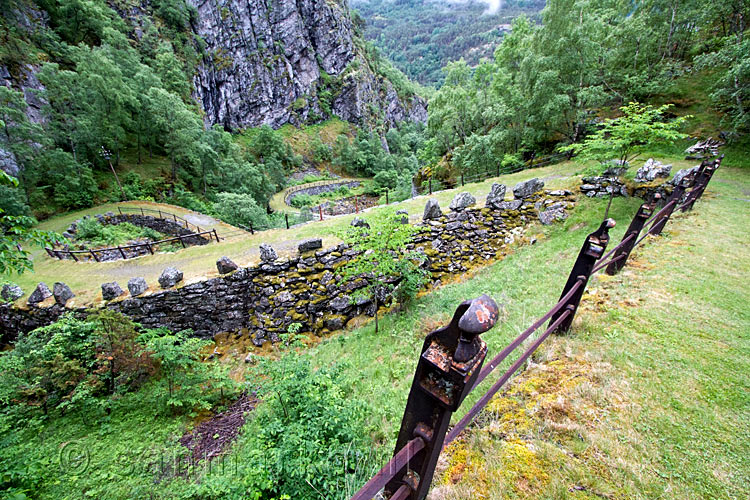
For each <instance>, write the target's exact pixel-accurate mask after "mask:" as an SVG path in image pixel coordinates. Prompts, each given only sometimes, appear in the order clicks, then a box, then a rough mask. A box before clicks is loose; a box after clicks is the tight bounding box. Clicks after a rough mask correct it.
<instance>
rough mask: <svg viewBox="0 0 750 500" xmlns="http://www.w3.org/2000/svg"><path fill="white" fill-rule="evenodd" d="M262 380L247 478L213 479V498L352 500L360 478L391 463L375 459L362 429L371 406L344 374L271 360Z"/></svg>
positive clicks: (246, 440) (208, 481) (246, 442)
mask: <svg viewBox="0 0 750 500" xmlns="http://www.w3.org/2000/svg"><path fill="white" fill-rule="evenodd" d="M258 372H259V375H260V374H262V376H263V378H264V380H266V381H267V383H265V384H264V387H263V389H262V393H261V394H260V397H261V398H262V399H263V404H262V405H260V406H259V407H258V408H257V409H256V410H255V412H254V413H253V415H252V417H251V418H252V420H251V421H250V422H248V423H247V424H246V425H245V428H244V429H243V436H242V438H241V440H240V442H239V443H238V446H237V452H236V453H237V454H238V459H239V460H240V461H241V463H242V464H243V467H242V476H241V477H240V478H238V479H235V480H233V481H231V482H221V478H220V477H212V476H210V475H209V476H207V477H206V478H205V481H204V487H205V489H206V491H209V492H211V494H210V497H211V498H257V499H283V498H286V499H291V498H294V499H297V498H299V499H303V498H319V497H320V495H321V493H320V492H325V493H326V497H327V498H336V499H339V498H341V499H344V498H349V495H347V493H351V492H352V491H351V489H352V483H356V484H357V485H358V484H361V483H363V482H364V480H365V478H363V477H359V476H356V478H355V474H357V473H359V474H362V475H364V474H370V473H371V469H372V464H377V463H380V462H381V460H382V458H383V457H380V456H376V455H375V454H374V453H372V452H371V447H372V443H371V441H370V439H369V435H370V433H369V432H368V429H366V428H365V427H364V423H363V422H362V415H363V414H365V413H366V411H365V409H366V408H367V403H366V402H365V401H364V400H363V399H360V398H358V397H356V396H352V391H351V386H350V384H351V382H350V381H348V380H346V379H345V378H344V377H343V375H342V372H343V370H342V369H341V367H340V366H333V367H326V368H321V369H319V370H317V371H315V370H313V368H312V367H311V364H310V361H309V359H308V358H307V357H305V356H301V357H300V356H298V355H296V354H294V353H290V354H287V355H285V356H283V357H282V358H281V359H279V360H263V361H262V362H261V363H260V364H259V367H258ZM368 466H369V467H368ZM328 495H331V496H328Z"/></svg>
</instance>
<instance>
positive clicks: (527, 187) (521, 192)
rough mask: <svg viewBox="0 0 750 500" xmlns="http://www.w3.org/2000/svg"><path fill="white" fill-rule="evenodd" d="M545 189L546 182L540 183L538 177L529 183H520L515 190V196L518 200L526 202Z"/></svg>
mask: <svg viewBox="0 0 750 500" xmlns="http://www.w3.org/2000/svg"><path fill="white" fill-rule="evenodd" d="M543 188H544V182H542V181H540V180H539V179H537V178H536V177H535V178H533V179H529V180H528V181H523V182H519V183H518V184H516V186H515V187H514V188H513V196H514V197H515V198H516V199H517V200H524V199H526V198H530V197H531V196H532V195H534V194H535V193H537V192H539V191H541V190H542V189H543Z"/></svg>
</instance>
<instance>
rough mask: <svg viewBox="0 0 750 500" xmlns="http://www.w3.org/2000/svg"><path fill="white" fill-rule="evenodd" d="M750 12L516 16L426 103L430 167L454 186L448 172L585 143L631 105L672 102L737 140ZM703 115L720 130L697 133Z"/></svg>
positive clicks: (749, 91) (733, 6)
mask: <svg viewBox="0 0 750 500" xmlns="http://www.w3.org/2000/svg"><path fill="white" fill-rule="evenodd" d="M748 15H750V3H749V2H733V3H706V2H697V1H689V2H670V1H650V2H640V3H638V4H637V5H634V4H633V3H632V2H629V1H623V2H604V1H600V0H560V1H551V2H548V5H547V7H546V8H545V10H544V11H543V13H542V24H541V25H536V24H534V23H532V22H531V21H529V20H528V19H526V18H523V17H521V18H519V19H517V20H516V21H515V22H514V23H513V31H512V34H510V35H508V36H506V37H505V38H504V40H503V42H502V43H501V44H499V45H498V46H497V49H496V51H495V54H494V57H493V58H491V59H487V60H483V61H482V62H481V63H480V64H479V65H477V66H475V67H472V66H471V65H469V64H468V63H467V62H465V61H458V62H454V63H450V64H448V65H447V66H446V68H445V70H444V71H445V74H446V80H445V83H444V84H443V86H442V87H441V88H440V90H438V91H437V92H436V93H435V95H434V96H433V97H432V99H431V101H430V117H429V123H428V131H427V136H428V141H427V145H426V147H425V154H424V155H423V158H424V160H425V163H426V164H428V165H433V166H436V168H434V169H433V174H436V175H438V176H444V177H446V178H447V177H450V175H451V174H450V173H449V172H448V171H447V170H449V169H451V168H456V169H458V170H460V171H463V172H471V171H478V170H487V169H491V168H492V167H493V166H494V165H496V164H497V162H502V163H503V164H515V163H518V162H519V161H521V160H524V159H528V158H530V157H533V156H535V155H538V154H540V153H543V152H546V151H552V150H553V149H554V148H555V147H556V146H557V145H560V144H568V143H573V142H577V141H580V140H581V139H582V138H583V137H584V135H586V134H588V133H589V132H591V131H593V130H594V129H595V127H596V125H597V123H599V122H600V121H601V118H602V117H605V116H609V115H610V114H611V113H612V110H613V109H616V108H617V107H618V106H620V105H622V104H623V103H627V102H630V101H640V102H654V103H663V102H667V103H675V105H676V106H675V108H673V110H672V112H673V113H677V114H683V115H684V114H688V113H692V112H696V116H694V117H693V119H692V121H691V122H689V123H690V125H689V129H690V130H699V129H700V130H701V132H703V133H718V132H719V131H720V130H717V127H721V130H722V131H723V132H725V133H724V134H723V135H724V136H725V137H726V138H727V139H729V140H733V141H738V140H741V139H742V137H743V136H744V134H746V133H747V131H748V126H749V125H750V120H749V118H748V113H747V109H748V108H747V104H748V101H749V99H750V66H748V62H749V61H750V59H749V58H748V54H749V53H750V51H749V50H748V49H749V48H750V41H748V38H747V37H746V36H745V35H746V31H747V19H748ZM697 103H700V104H701V105H700V106H697V107H696V106H694V105H696V104H697ZM709 108H713V111H711V110H710V109H709ZM716 111H718V112H719V113H721V114H718V115H717V114H711V113H714V112H716ZM706 113H709V114H710V119H709V120H708V121H709V122H713V123H714V126H713V130H711V129H710V128H708V129H706V128H701V127H702V123H703V122H705V121H707V120H706V118H707V115H706ZM454 175H455V174H454Z"/></svg>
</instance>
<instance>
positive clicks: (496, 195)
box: [485, 182, 508, 208]
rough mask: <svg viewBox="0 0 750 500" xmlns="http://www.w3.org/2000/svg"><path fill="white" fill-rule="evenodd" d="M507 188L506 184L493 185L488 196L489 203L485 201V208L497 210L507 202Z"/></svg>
mask: <svg viewBox="0 0 750 500" xmlns="http://www.w3.org/2000/svg"><path fill="white" fill-rule="evenodd" d="M507 189H508V188H507V187H505V184H498V183H497V182H495V183H493V184H492V187H490V192H489V194H487V201H485V206H486V207H490V208H497V207H499V206H500V203H502V202H503V201H505V192H506V191H507Z"/></svg>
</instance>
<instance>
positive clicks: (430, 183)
mask: <svg viewBox="0 0 750 500" xmlns="http://www.w3.org/2000/svg"><path fill="white" fill-rule="evenodd" d="M429 185H430V194H432V177H430V182H429Z"/></svg>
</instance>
